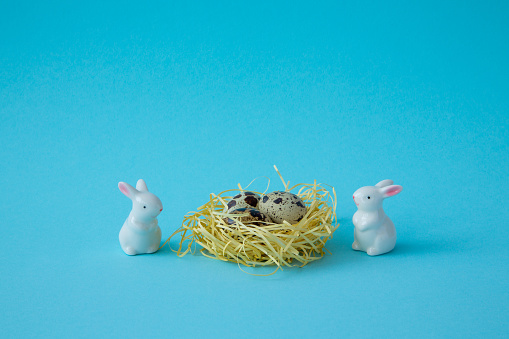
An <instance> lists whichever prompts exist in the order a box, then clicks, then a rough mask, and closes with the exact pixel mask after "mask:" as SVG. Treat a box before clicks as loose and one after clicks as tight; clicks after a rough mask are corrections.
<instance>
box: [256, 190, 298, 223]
mask: <svg viewBox="0 0 509 339" xmlns="http://www.w3.org/2000/svg"><path fill="white" fill-rule="evenodd" d="M258 209H259V210H260V212H262V213H264V214H266V215H267V216H268V217H269V218H271V219H272V221H273V222H275V223H278V224H281V223H283V220H286V221H288V222H289V223H290V224H296V223H298V222H299V221H301V220H302V218H303V217H304V215H306V212H307V209H306V205H305V204H304V202H303V201H302V199H301V198H300V197H299V196H297V195H295V194H293V193H290V192H281V191H276V192H272V193H269V194H267V195H265V196H264V197H263V198H262V200H261V201H260V203H259V204H258Z"/></svg>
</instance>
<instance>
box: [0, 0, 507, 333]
mask: <svg viewBox="0 0 509 339" xmlns="http://www.w3.org/2000/svg"><path fill="white" fill-rule="evenodd" d="M508 20H509V7H508V3H507V2H504V1H492V2H485V1H478V2H467V1H458V2H453V1H451V2H443V1H427V2H423V3H410V2H408V1H389V2H375V1H373V2H371V1H356V2H350V3H346V2H320V3H314V2H313V3H312V2H309V3H301V2H295V1H288V2H277V3H270V2H259V1H252V2H240V1H229V2H223V1H210V2H186V3H180V4H178V3H174V2H166V1H159V2H156V1H150V2H146V3H142V2H130V1H123V2H116V3H115V2H104V1H87V2H64V1H45V2H25V1H2V2H1V3H0V117H1V124H0V142H1V148H0V159H1V160H0V186H1V188H2V193H1V194H0V225H1V227H2V236H1V237H0V248H1V252H0V253H1V260H0V268H1V280H0V302H1V305H2V307H1V310H0V328H1V329H2V337H4V336H5V337H24V336H30V337H47V336H52V337H61V336H69V335H72V336H73V337H91V336H100V337H103V336H111V337H138V338H139V337H148V336H171V337H198V336H201V337H219V336H221V337H262V336H269V337H304V336H306V337H338V336H341V337H354V336H355V337H361V338H362V337H375V336H382V337H389V336H399V337H402V336H406V337H421V336H422V337H430V336H431V337H446V336H447V337H460V336H461V337H482V336H489V337H507V335H508V333H509V311H508V309H509V308H508V303H509V293H508V286H509V285H508V284H509V274H508V268H509V265H508V263H509V243H508V240H507V239H508V238H509V212H508V207H507V203H508V198H507V197H508V192H509V185H508V182H509V181H508V173H509V171H508V170H509V156H508V154H509V153H508V146H509V137H508V131H507V127H508V126H507V125H508V113H509V112H508V109H509V99H508V97H509V96H508V90H509V85H508V79H509V67H508V60H509V43H508V36H509V24H508V22H509V21H508ZM274 164H276V165H277V166H278V168H279V169H280V171H281V172H282V174H283V176H284V177H285V179H286V180H290V181H291V182H293V183H298V182H312V181H313V180H314V179H317V180H318V181H320V182H325V183H329V184H331V185H333V186H335V188H336V190H337V193H338V210H337V212H338V218H339V221H340V224H341V226H340V228H339V229H338V231H337V232H336V233H335V234H334V238H333V239H332V240H331V241H330V242H329V243H328V244H327V248H328V249H329V250H330V251H331V252H332V255H327V256H325V257H324V258H323V259H322V260H320V261H318V262H315V263H312V264H309V265H308V266H306V267H304V268H302V269H300V268H294V269H285V270H284V271H283V272H278V273H277V274H276V275H273V276H270V277H254V276H250V275H248V274H245V273H242V272H241V271H240V270H239V268H238V267H237V265H235V264H231V263H223V262H220V261H215V260H211V259H208V258H205V257H203V256H200V255H195V256H192V255H188V256H186V257H184V258H178V257H177V256H176V255H175V254H174V253H172V252H170V251H169V249H168V248H165V249H164V250H161V251H160V252H158V253H156V254H155V255H145V256H137V257H128V256H126V255H125V254H124V253H123V252H122V250H121V249H120V246H119V244H118V232H119V230H120V228H121V226H122V223H123V222H124V220H125V218H126V217H127V215H128V213H129V211H130V201H129V200H128V199H127V198H126V197H124V196H123V195H122V194H121V193H120V191H119V190H118V188H117V183H118V182H119V181H126V182H129V183H131V184H135V182H136V180H137V179H139V178H144V179H145V180H146V181H147V184H148V187H149V189H150V190H151V191H152V192H154V193H156V194H157V195H158V196H159V197H160V198H161V200H162V201H163V204H164V207H165V209H164V211H163V213H162V214H161V215H160V217H159V223H160V225H161V228H162V231H163V238H166V237H168V236H169V235H170V234H171V233H172V232H173V231H174V230H176V229H177V228H178V227H179V225H180V223H181V221H182V218H183V216H184V214H186V213H187V212H188V211H190V210H193V209H195V208H196V207H198V206H200V205H201V204H202V203H204V202H205V201H207V200H208V195H209V193H211V192H215V193H218V192H220V191H222V190H225V189H229V188H235V187H236V186H237V183H241V184H243V185H246V184H248V183H249V182H250V181H251V180H252V179H253V178H256V177H259V176H269V177H270V178H271V179H272V183H271V189H274V190H276V189H281V188H282V185H281V182H280V181H279V179H278V177H277V175H276V173H275V171H274V170H273V168H272V166H273V165H274ZM386 178H391V179H394V180H395V181H396V183H398V184H401V185H403V187H404V190H403V192H402V193H401V194H399V195H398V196H396V197H393V198H391V199H389V200H387V201H386V202H385V210H386V212H387V214H388V215H389V216H390V217H391V219H392V220H393V221H394V223H395V225H396V228H397V231H398V244H397V247H396V249H395V250H394V251H393V252H392V253H390V254H387V255H384V256H380V257H375V258H371V257H368V256H367V255H366V254H364V253H359V252H354V251H352V250H351V248H350V246H351V243H352V241H353V225H352V222H351V217H352V215H353V213H354V212H355V211H356V207H355V205H354V203H353V201H352V193H353V192H354V191H355V190H356V189H357V188H359V187H360V186H364V185H373V184H375V183H376V182H378V181H379V180H382V179H386ZM257 184H258V183H257ZM264 185H265V183H264V182H263V180H260V182H259V186H263V188H264ZM263 188H260V189H262V190H263ZM172 244H173V245H175V244H176V241H172ZM269 271H270V270H264V269H260V270H252V269H251V270H250V272H253V273H267V272H269Z"/></svg>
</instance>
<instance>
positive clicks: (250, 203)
mask: <svg viewBox="0 0 509 339" xmlns="http://www.w3.org/2000/svg"><path fill="white" fill-rule="evenodd" d="M260 199H261V198H260V196H259V195H258V194H256V193H253V192H240V193H239V194H237V195H236V196H234V197H233V198H232V200H230V201H229V202H228V206H227V208H225V210H226V211H227V212H231V211H233V210H236V209H238V208H257V207H258V202H259V201H260Z"/></svg>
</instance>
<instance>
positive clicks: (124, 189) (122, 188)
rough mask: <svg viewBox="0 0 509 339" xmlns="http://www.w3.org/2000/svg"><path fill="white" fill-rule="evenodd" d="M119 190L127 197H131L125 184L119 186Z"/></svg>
mask: <svg viewBox="0 0 509 339" xmlns="http://www.w3.org/2000/svg"><path fill="white" fill-rule="evenodd" d="M118 188H119V189H120V191H121V192H122V193H124V194H125V195H126V196H129V191H128V190H127V186H126V185H124V184H123V183H120V184H118Z"/></svg>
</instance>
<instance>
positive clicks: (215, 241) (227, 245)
mask: <svg viewBox="0 0 509 339" xmlns="http://www.w3.org/2000/svg"><path fill="white" fill-rule="evenodd" d="M274 168H275V170H276V172H277V173H278V175H279V177H280V178H281V180H282V181H283V185H284V187H285V191H287V192H290V191H294V192H292V193H294V194H297V195H298V196H299V197H300V198H301V199H302V200H303V201H304V203H305V204H306V207H307V213H306V215H305V216H304V218H302V220H300V221H299V222H298V223H297V224H294V225H291V224H289V223H288V222H287V221H284V222H283V223H282V224H275V223H266V224H265V225H263V226H259V225H258V226H256V225H252V224H249V223H242V222H241V221H240V220H239V217H240V216H242V215H239V214H236V215H232V214H227V213H225V212H224V211H225V207H226V206H227V204H228V201H229V199H231V198H232V196H234V195H235V194H237V193H238V192H239V191H240V192H242V191H245V190H246V189H247V187H249V185H251V184H249V185H248V186H247V187H245V188H242V187H241V186H240V184H239V185H238V187H239V189H231V190H226V191H223V192H221V193H219V194H214V193H212V194H210V198H209V201H208V202H207V203H206V204H204V205H203V206H201V207H199V208H198V209H197V210H196V211H193V212H189V213H187V214H186V215H185V217H184V220H183V222H182V227H180V228H179V229H178V230H177V231H175V233H173V234H172V235H171V236H170V237H169V238H168V240H166V242H169V240H170V239H171V238H172V237H173V236H176V235H181V239H180V242H179V248H178V250H174V249H172V251H174V252H176V253H177V255H178V256H179V257H183V256H184V255H186V254H187V253H189V252H194V249H196V245H199V246H201V249H200V252H201V253H202V254H203V255H204V256H206V257H209V258H212V259H217V260H222V261H231V262H235V263H238V264H239V267H240V264H242V265H245V266H249V267H256V266H269V265H277V268H276V270H275V271H274V272H273V273H275V272H276V271H277V270H278V269H280V268H282V267H283V266H301V267H302V266H304V265H306V264H308V263H309V262H311V261H315V260H318V259H320V258H322V257H323V255H324V250H326V249H325V247H324V246H325V243H326V242H327V241H328V240H329V239H330V238H332V235H333V233H334V231H335V230H336V229H337V228H338V226H339V225H337V218H336V192H335V190H334V187H330V186H328V185H325V186H328V187H330V189H331V191H332V192H329V191H328V190H327V189H326V188H324V186H322V184H317V183H316V180H315V182H314V183H313V184H297V185H294V186H292V187H289V185H290V182H289V181H288V182H285V181H284V180H283V177H282V176H281V174H280V173H279V171H278V169H277V168H276V166H274ZM253 181H254V180H253ZM269 185H270V179H269V184H268V185H267V189H266V191H265V192H264V193H266V192H267V190H268V188H269ZM251 192H254V191H251ZM255 193H258V194H260V195H263V194H264V193H259V192H255ZM227 217H228V218H232V219H234V220H235V224H233V225H228V224H227V223H226V222H225V220H224V219H225V218H227ZM193 245H194V246H193ZM163 246H164V245H163Z"/></svg>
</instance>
